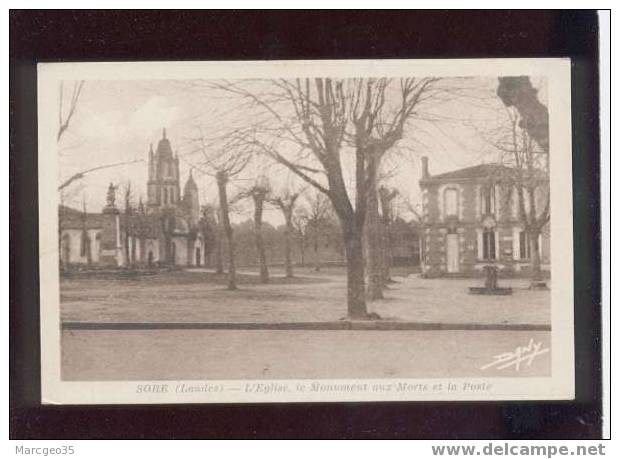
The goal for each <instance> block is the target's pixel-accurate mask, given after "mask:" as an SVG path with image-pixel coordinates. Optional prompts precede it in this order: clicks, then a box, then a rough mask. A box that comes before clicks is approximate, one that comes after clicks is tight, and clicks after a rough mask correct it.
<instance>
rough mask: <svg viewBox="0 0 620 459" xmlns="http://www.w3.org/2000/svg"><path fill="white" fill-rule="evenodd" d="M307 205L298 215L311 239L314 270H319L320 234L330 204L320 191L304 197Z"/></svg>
mask: <svg viewBox="0 0 620 459" xmlns="http://www.w3.org/2000/svg"><path fill="white" fill-rule="evenodd" d="M306 203H307V206H305V207H304V208H303V209H301V211H300V213H299V217H300V218H303V219H305V227H306V234H307V235H308V237H309V238H310V239H312V248H313V251H314V270H315V271H317V272H318V271H320V270H321V255H320V253H319V249H320V246H321V236H322V233H323V230H324V228H325V224H326V222H327V218H328V215H329V212H330V210H331V205H330V202H329V199H328V198H327V197H326V196H325V195H324V194H322V193H320V192H315V193H314V194H311V195H310V196H309V197H307V198H306Z"/></svg>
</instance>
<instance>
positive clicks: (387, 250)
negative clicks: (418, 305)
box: [379, 186, 398, 284]
mask: <svg viewBox="0 0 620 459" xmlns="http://www.w3.org/2000/svg"><path fill="white" fill-rule="evenodd" d="M397 195H398V191H397V190H389V189H388V188H387V187H385V186H381V187H379V202H380V203H381V248H382V267H383V272H382V281H383V283H384V284H385V283H388V282H391V281H392V276H391V274H390V268H391V266H392V237H391V228H392V222H393V220H394V215H393V212H392V201H393V200H394V198H396V196H397Z"/></svg>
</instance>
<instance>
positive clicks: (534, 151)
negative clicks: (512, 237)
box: [493, 108, 551, 286]
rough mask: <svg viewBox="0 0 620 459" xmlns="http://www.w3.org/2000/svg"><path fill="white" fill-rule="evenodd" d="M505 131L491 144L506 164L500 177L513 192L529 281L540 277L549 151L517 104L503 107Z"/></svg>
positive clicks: (547, 207) (547, 204)
mask: <svg viewBox="0 0 620 459" xmlns="http://www.w3.org/2000/svg"><path fill="white" fill-rule="evenodd" d="M506 113H507V120H508V132H507V135H506V136H504V137H500V138H498V139H497V140H496V141H495V142H494V143H493V144H494V146H495V148H497V150H498V151H499V152H500V154H501V156H502V162H503V163H504V164H505V165H507V166H508V167H509V168H508V169H507V170H505V171H504V172H503V174H502V178H501V180H502V181H504V183H507V184H509V185H512V187H513V189H514V190H515V192H516V205H517V212H518V215H519V220H520V222H521V224H522V225H523V228H524V230H525V233H526V234H527V236H528V240H529V241H528V242H529V248H530V257H531V259H532V285H533V286H535V285H536V284H537V283H539V282H540V281H541V280H542V271H541V247H540V243H539V241H540V236H541V234H542V233H543V231H544V229H545V227H546V226H547V224H548V223H549V219H550V204H551V193H550V188H549V175H548V174H549V153H548V152H547V151H545V150H544V149H542V148H541V146H540V145H538V143H537V142H536V141H535V140H534V138H533V137H532V136H531V135H530V134H529V131H528V130H527V129H525V128H523V127H521V126H523V123H521V121H520V118H521V117H520V114H519V112H518V110H517V109H516V108H508V109H507V110H506Z"/></svg>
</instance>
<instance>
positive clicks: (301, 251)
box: [299, 238, 306, 267]
mask: <svg viewBox="0 0 620 459" xmlns="http://www.w3.org/2000/svg"><path fill="white" fill-rule="evenodd" d="M299 255H300V257H301V266H303V267H305V266H306V241H305V238H302V239H301V240H300V243H299Z"/></svg>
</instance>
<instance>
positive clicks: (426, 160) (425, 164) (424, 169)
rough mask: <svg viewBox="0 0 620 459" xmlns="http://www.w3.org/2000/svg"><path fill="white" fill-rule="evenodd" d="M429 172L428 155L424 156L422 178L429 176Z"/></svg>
mask: <svg viewBox="0 0 620 459" xmlns="http://www.w3.org/2000/svg"><path fill="white" fill-rule="evenodd" d="M429 175H430V174H429V173H428V156H422V179H427V178H428V177H429Z"/></svg>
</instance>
